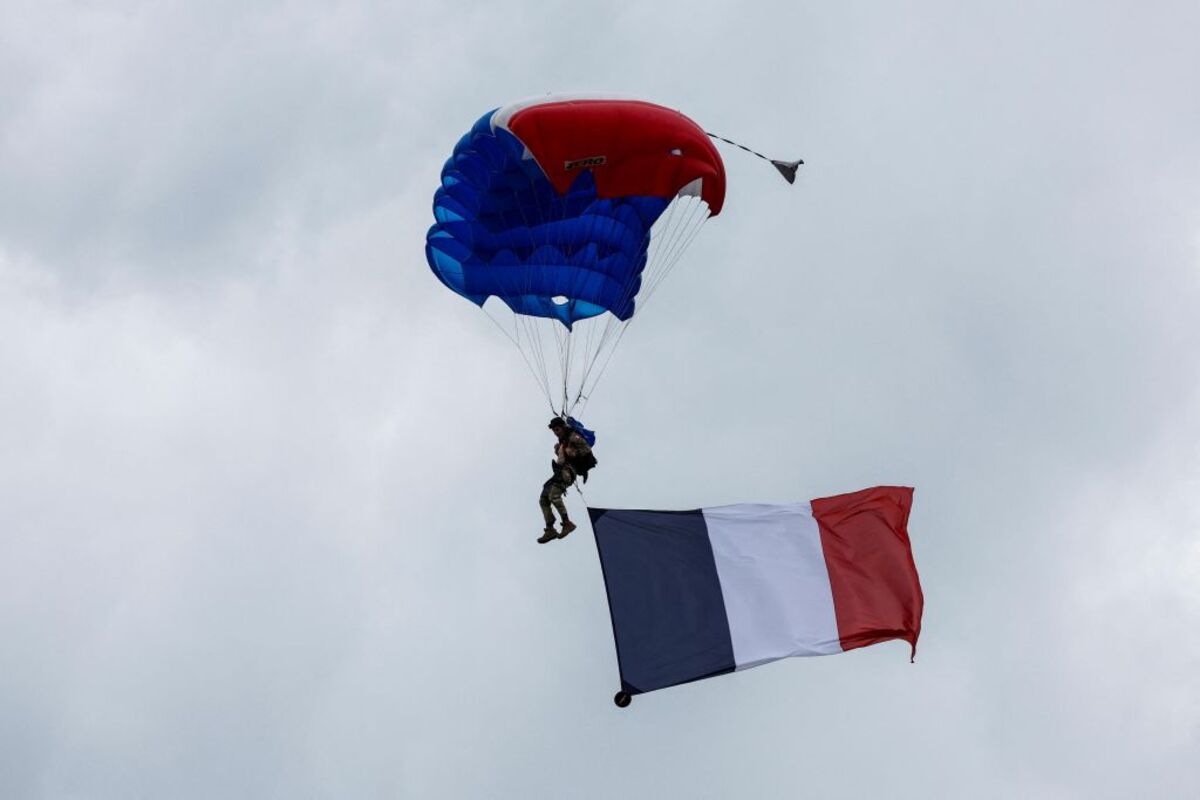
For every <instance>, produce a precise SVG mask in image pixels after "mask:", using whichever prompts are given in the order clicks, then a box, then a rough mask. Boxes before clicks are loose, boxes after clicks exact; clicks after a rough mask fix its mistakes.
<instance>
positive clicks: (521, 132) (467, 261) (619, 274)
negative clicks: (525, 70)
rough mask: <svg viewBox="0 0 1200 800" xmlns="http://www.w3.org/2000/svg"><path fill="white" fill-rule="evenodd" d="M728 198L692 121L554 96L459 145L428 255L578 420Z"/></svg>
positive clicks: (478, 126) (651, 108)
mask: <svg viewBox="0 0 1200 800" xmlns="http://www.w3.org/2000/svg"><path fill="white" fill-rule="evenodd" d="M724 200H725V167H724V164H723V163H722V161H721V157H720V155H719V154H718V152H717V150H716V147H715V146H714V145H713V143H712V142H711V141H710V140H709V136H708V135H707V134H706V133H705V132H704V130H703V129H702V128H701V127H700V126H698V125H697V124H696V123H694V122H693V121H692V120H690V119H688V118H687V117H685V116H684V115H683V114H681V113H679V112H678V111H674V110H671V109H668V108H664V107H662V106H658V105H654V104H652V103H647V102H643V101H639V100H618V99H613V98H602V97H566V96H548V97H544V98H539V99H535V100H529V101H524V102H519V103H515V104H513V105H509V106H504V107H502V108H498V109H495V110H493V111H489V112H488V113H487V114H484V115H483V116H482V117H481V118H480V119H479V120H478V121H477V122H476V123H475V125H474V126H473V127H472V128H471V129H470V130H469V131H468V132H467V133H466V134H465V135H464V136H463V137H462V138H461V139H460V140H459V142H458V144H457V145H455V147H454V152H453V154H452V155H451V156H450V158H449V160H447V161H446V163H445V166H444V167H443V169H442V176H441V186H440V187H439V188H438V189H437V191H436V193H435V194H434V198H433V213H434V218H435V220H436V222H435V224H434V225H433V227H432V228H430V230H429V233H428V235H427V236H426V244H425V255H426V259H427V260H428V262H429V266H430V268H431V269H432V270H433V272H434V274H435V275H436V276H437V277H438V279H439V280H441V282H442V283H443V284H445V285H446V287H447V288H449V289H450V290H451V291H453V292H455V293H457V294H459V295H461V296H463V297H465V298H467V299H468V300H470V301H471V302H472V303H474V304H475V305H477V306H479V307H480V308H482V309H483V310H484V311H485V312H486V313H488V315H489V317H490V318H491V319H492V321H493V322H495V323H496V325H497V326H498V327H499V328H500V329H501V331H503V332H504V333H505V335H506V336H508V338H509V339H510V340H511V341H512V342H513V344H515V345H516V346H517V348H518V350H519V351H520V352H521V355H522V357H523V358H524V360H525V363H526V365H527V366H528V367H529V370H530V372H531V373H532V374H533V376H534V378H535V380H537V382H538V384H539V385H540V387H541V389H542V391H543V392H544V393H545V396H546V399H547V401H548V402H549V404H550V407H551V410H552V411H554V412H555V413H557V414H561V415H562V416H564V417H565V416H567V415H569V414H571V413H573V412H575V413H577V412H578V411H579V410H582V408H583V407H584V406H586V403H587V398H588V396H589V395H590V394H591V392H592V391H593V390H594V388H595V386H596V384H597V383H598V382H599V380H600V378H601V376H602V375H603V373H604V371H605V368H606V367H607V365H608V363H609V359H611V357H612V354H613V352H614V351H615V350H616V347H617V345H618V344H619V342H620V340H621V338H622V336H623V335H624V332H625V330H626V327H627V326H628V324H629V322H630V321H631V320H632V319H633V318H634V315H635V314H636V313H639V312H640V311H642V310H644V308H645V306H646V303H647V301H648V300H649V299H650V297H651V296H652V295H653V294H654V292H655V290H656V289H657V288H658V286H659V285H660V284H661V283H662V281H663V280H664V279H665V278H666V277H667V275H668V274H669V273H670V272H671V270H672V269H673V268H674V266H675V265H676V263H677V262H678V260H679V258H680V256H681V255H682V253H683V252H684V251H685V250H686V249H687V246H688V245H689V244H690V243H691V241H692V239H693V238H694V237H695V236H696V234H697V233H698V232H699V230H700V228H701V227H702V226H703V224H704V223H705V221H706V220H707V219H708V218H709V217H711V216H715V215H717V214H719V213H720V211H721V206H722V205H723V203H724ZM493 298H494V300H493ZM489 301H490V302H489Z"/></svg>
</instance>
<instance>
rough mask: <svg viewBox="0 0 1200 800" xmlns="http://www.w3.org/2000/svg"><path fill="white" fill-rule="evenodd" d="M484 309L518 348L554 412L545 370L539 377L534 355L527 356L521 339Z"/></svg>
mask: <svg viewBox="0 0 1200 800" xmlns="http://www.w3.org/2000/svg"><path fill="white" fill-rule="evenodd" d="M482 308H483V313H484V314H485V315H486V316H487V318H488V319H490V320H491V321H492V324H493V325H495V326H496V327H497V328H499V329H500V332H501V333H503V334H504V336H505V337H506V338H507V339H508V340H509V341H510V342H512V343H513V344H514V345H515V346H516V348H517V352H518V353H520V354H521V360H522V361H524V362H525V366H526V367H528V368H529V374H530V375H532V376H533V381H534V383H537V384H538V385H539V386H540V387H541V388H542V392H543V393H544V394H545V395H546V402H547V403H548V404H549V405H550V410H551V411H553V410H554V401H553V400H551V399H550V383H549V381H547V380H546V371H545V369H544V368H543V369H542V374H541V375H540V376H539V375H538V371H537V370H536V369H534V365H533V362H532V361H531V360H530V358H531V356H532V353H530V354H529V355H526V353H525V348H524V347H522V346H521V342H520V341H519V339H517V338H515V337H514V336H513V335H512V334H511V333H509V332H508V331H507V330H505V328H504V326H503V325H501V324H500V321H499V320H498V319H496V318H495V317H493V316H492V312H491V311H489V310H488V309H487V307H486V306H483V307H482ZM514 316H516V315H514ZM514 329H515V326H514Z"/></svg>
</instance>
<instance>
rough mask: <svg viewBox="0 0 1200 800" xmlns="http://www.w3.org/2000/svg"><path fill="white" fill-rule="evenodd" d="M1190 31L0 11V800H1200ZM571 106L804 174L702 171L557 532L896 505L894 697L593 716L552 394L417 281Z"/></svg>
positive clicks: (828, 685)
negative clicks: (666, 275)
mask: <svg viewBox="0 0 1200 800" xmlns="http://www.w3.org/2000/svg"><path fill="white" fill-rule="evenodd" d="M1196 17H1197V15H1196V12H1195V9H1193V8H1191V7H1190V6H1188V5H1186V4H1175V5H1172V4H1152V5H1151V6H1144V7H1139V8H1138V9H1136V10H1134V9H1126V8H1124V7H1122V6H1119V5H1113V4H1102V5H1100V6H1096V5H1095V4H1090V5H1087V6H1084V5H1081V4H1072V3H1061V4H1053V5H1050V6H1045V7H1042V8H1039V9H1037V10H1024V11H1023V12H1022V13H1021V14H1016V13H1015V12H1009V11H1003V10H1001V11H996V10H979V9H965V8H962V7H960V6H959V5H955V4H941V5H932V6H925V7H922V8H915V7H909V8H904V9H900V8H893V7H885V6H881V5H878V4H850V5H845V6H841V7H839V8H838V9H837V10H830V9H825V8H818V7H816V6H813V7H804V6H796V5H786V6H780V7H775V6H769V5H762V6H758V7H755V8H751V9H747V8H744V7H739V6H736V5H719V4H714V5H710V6H704V7H699V6H695V5H694V4H682V3H675V4H666V5H654V6H648V5H643V6H637V7H633V6H631V7H629V8H627V9H614V8H612V7H610V6H608V5H604V4H552V5H549V6H538V7H534V6H528V7H523V6H517V7H505V8H503V9H501V8H499V7H497V8H491V7H489V6H468V7H460V6H454V7H445V8H442V7H434V6H429V7H421V6H409V7H405V8H401V9H397V8H393V7H392V6H390V5H387V4H361V5H355V6H347V7H345V8H342V9H340V10H338V11H336V12H330V11H328V10H327V9H325V8H324V7H319V6H309V5H307V4H304V3H284V4H279V5H272V6H263V7H260V8H258V9H254V10H250V11H247V10H244V9H242V8H241V7H237V6H225V7H220V6H217V7H214V6H207V5H206V6H204V7H203V8H201V7H199V6H196V7H189V6H188V5H187V4H180V5H176V6H172V7H169V8H168V7H162V8H160V7H157V6H155V7H148V6H140V5H136V4H132V5H130V6H128V7H126V8H125V9H117V10H94V9H81V8H78V7H72V6H63V5H46V4H20V3H9V4H8V6H7V10H6V13H5V15H4V18H5V20H6V21H5V23H4V24H3V25H0V371H2V374H3V375H4V376H5V379H4V380H3V381H0V412H2V413H3V417H4V419H5V420H6V421H7V422H6V424H5V425H3V426H0V452H2V453H3V454H4V456H3V458H0V508H3V509H4V510H3V512H2V514H0V520H2V522H3V524H2V525H0V630H3V631H4V632H5V644H4V646H3V647H2V648H0V794H3V795H4V796H5V797H63V796H88V797H128V796H143V795H145V796H172V797H212V796H222V797H282V796H297V795H300V796H367V797H376V796H387V797H394V796H402V797H431V796H440V797H476V796H499V797H508V796H514V797H518V796H519V797H526V796H546V797H554V796H564V795H567V796H581V797H611V796H634V797H648V796H664V795H665V796H705V797H729V796H767V797H783V796H787V797H791V796H794V795H795V794H797V793H811V794H815V795H819V796H827V797H860V796H863V795H867V794H878V793H880V792H886V793H887V794H889V795H893V796H905V797H909V796H911V797H927V796H983V797H1012V796H1030V797H1079V796H1087V797H1125V796H1130V795H1131V794H1137V795H1138V796H1155V797H1176V796H1187V795H1190V794H1194V793H1195V791H1196V789H1197V788H1198V787H1200V774H1197V768H1196V766H1195V758H1194V752H1195V746H1196V740H1197V735H1198V729H1197V719H1198V714H1200V682H1198V681H1197V679H1196V678H1195V676H1196V675H1197V674H1200V646H1198V645H1197V640H1196V637H1195V635H1194V633H1193V631H1194V630H1196V629H1197V623H1198V622H1200V595H1198V594H1197V591H1196V586H1198V585H1200V580H1198V579H1200V551H1198V550H1197V531H1198V530H1200V527H1198V523H1200V517H1198V513H1200V509H1198V507H1197V503H1196V500H1195V497H1196V489H1197V485H1198V483H1200V464H1198V463H1197V447H1196V442H1197V441H1198V434H1200V414H1198V413H1197V402H1196V401H1197V389H1198V388H1200V375H1198V374H1197V372H1198V368H1197V361H1196V359H1195V357H1194V354H1195V353H1196V352H1197V350H1198V345H1200V341H1198V338H1200V337H1198V335H1197V328H1196V325H1195V322H1194V320H1195V319H1197V315H1198V312H1200V296H1198V294H1200V281H1198V280H1197V275H1198V271H1200V252H1198V248H1200V234H1198V223H1200V197H1198V196H1197V192H1196V188H1195V187H1196V186H1198V185H1200V180H1198V178H1200V147H1198V146H1197V144H1196V143H1197V142H1198V141H1200V136H1198V133H1200V105H1198V104H1197V101H1196V99H1195V98H1196V97H1197V96H1198V95H1197V93H1196V91H1195V79H1194V77H1193V76H1194V75H1196V74H1200V69H1198V68H1200V63H1197V62H1198V60H1200V59H1198V57H1197V56H1196V54H1195V49H1194V47H1193V45H1192V43H1191V38H1192V37H1191V36H1190V32H1191V31H1192V30H1194V29H1195V27H1196V23H1197V21H1198V20H1197V18H1196ZM571 89H607V90H613V91H621V92H627V93H630V94H635V95H638V96H644V97H647V98H649V99H652V100H657V101H659V102H663V103H666V104H669V105H673V106H676V107H679V108H681V109H683V110H685V111H686V112H688V113H689V114H691V115H692V116H694V117H695V118H697V119H698V120H700V121H701V122H702V124H704V125H705V126H706V127H707V128H708V129H709V130H714V131H718V132H721V133H723V134H725V135H729V136H732V137H733V138H736V139H739V140H744V141H746V142H747V143H749V144H752V145H754V146H755V147H757V148H758V149H760V150H763V151H765V152H769V153H772V154H778V155H781V156H788V157H792V156H793V154H794V155H795V156H802V157H804V158H805V159H806V160H807V161H808V164H807V166H806V167H805V168H804V171H803V174H802V179H801V181H800V182H799V185H798V186H796V187H793V188H789V187H786V186H785V185H783V184H782V183H781V182H779V180H778V178H777V177H776V176H775V175H773V174H772V173H771V171H770V169H769V168H767V167H765V166H764V165H762V164H761V163H758V162H755V161H750V160H746V159H743V158H742V157H741V156H740V155H739V154H738V153H737V152H730V153H729V154H728V156H727V166H728V169H729V173H730V197H729V202H728V204H727V206H726V211H725V212H724V213H723V214H722V215H721V216H720V217H718V218H717V219H715V220H713V221H711V222H710V223H709V225H708V226H707V227H706V228H705V230H704V231H703V233H702V234H701V237H700V239H699V240H698V242H697V244H696V245H695V246H694V247H693V248H692V251H691V253H690V254H689V257H688V258H687V259H686V260H685V262H684V263H683V264H681V265H680V267H679V269H677V270H676V271H675V272H674V273H673V274H672V276H671V279H670V281H669V282H668V283H667V284H666V285H665V286H664V287H663V289H662V290H661V292H660V294H659V295H657V297H658V299H656V300H655V302H654V304H653V309H652V313H649V314H647V315H646V316H645V318H644V319H639V320H638V322H637V324H635V325H634V326H633V327H631V329H630V332H629V335H628V337H627V339H626V342H625V343H624V344H623V345H622V349H621V351H620V352H619V353H618V356H617V359H616V360H615V361H614V362H613V366H612V368H611V369H610V371H609V372H608V373H607V374H606V377H605V382H604V383H603V384H602V385H601V387H600V390H599V392H598V393H597V394H596V399H595V401H594V402H593V403H592V404H591V407H590V409H589V416H588V422H589V424H591V425H594V426H595V427H596V428H597V429H598V430H599V432H600V435H601V437H602V440H601V449H600V458H601V469H600V470H599V471H598V472H597V473H596V474H595V478H594V480H593V481H592V482H590V483H589V484H588V487H587V490H586V491H587V495H588V500H590V501H592V502H593V503H595V504H597V505H611V506H631V507H632V506H637V507H694V506H697V505H700V504H716V503H723V502H735V501H763V502H771V501H787V500H795V499H805V498H810V497H816V496H822V495H828V494H833V493H836V492H840V491H848V490H853V489H857V488H861V487H863V486H867V485H872V484H876V483H905V484H911V485H914V486H916V487H917V496H916V507H915V510H914V514H913V519H912V534H913V539H914V547H915V550H916V557H917V563H918V566H919V568H920V570H921V574H922V578H923V581H924V586H925V591H926V595H927V612H926V621H925V634H924V640H923V642H922V645H921V648H920V652H919V660H918V662H917V664H916V665H915V666H910V665H909V664H908V663H907V660H906V658H905V655H906V653H905V652H904V650H905V648H904V646H903V645H900V644H889V645H882V646H879V647H874V648H868V649H866V650H862V651H857V652H854V653H851V654H847V655H845V656H841V657H837V658H829V659H814V660H803V661H801V660H793V661H788V662H783V663H780V664H775V665H771V666H767V667H764V668H763V669H759V670H753V671H750V672H747V673H744V674H737V675H733V676H729V677H725V678H721V679H720V680H714V681H708V682H703V683H699V684H694V685H689V686H685V687H679V688H676V689H672V690H668V691H664V692H662V693H659V694H656V695H650V696H647V697H645V698H640V699H639V700H638V701H637V702H636V703H635V706H634V707H633V708H632V709H629V710H627V711H625V712H618V711H617V710H616V709H614V708H613V707H612V704H611V702H610V697H611V694H612V692H613V691H615V689H616V686H617V672H616V663H615V658H614V654H613V650H612V642H611V635H610V628H609V621H608V616H607V608H606V605H605V599H604V595H603V584H602V579H601V576H600V572H599V568H598V564H597V562H596V557H595V553H594V551H593V548H592V546H591V543H590V542H589V541H588V538H589V537H588V536H587V535H586V531H585V530H581V531H579V533H578V534H577V535H576V536H575V537H572V538H571V539H569V540H567V541H566V542H563V543H558V544H555V545H553V546H552V547H550V548H538V547H535V546H534V544H533V538H534V537H535V536H536V535H537V533H538V529H539V527H540V520H539V519H538V517H537V513H536V510H535V508H534V506H533V500H532V498H533V495H534V494H535V492H536V489H537V487H538V484H539V483H540V481H541V480H542V478H543V477H544V476H542V474H541V472H542V470H543V469H544V462H545V458H546V455H547V452H548V447H547V445H548V442H547V441H543V439H544V438H545V434H544V433H543V430H544V427H543V426H544V411H543V410H542V408H541V403H540V401H539V395H538V392H537V389H536V388H535V386H534V384H533V383H532V382H531V381H530V380H529V378H528V376H527V374H526V373H525V371H524V367H523V366H522V365H521V363H520V361H519V357H518V356H517V354H516V353H515V352H513V350H512V348H511V346H510V345H509V344H508V343H507V342H505V341H504V340H503V338H502V337H501V336H499V334H497V333H496V331H495V330H494V328H493V327H492V326H491V323H489V322H488V321H487V320H486V319H484V317H483V316H482V315H480V314H478V313H477V312H475V311H474V310H473V309H472V308H471V307H470V305H468V304H467V303H465V302H463V301H462V300H461V299H460V298H457V297H454V296H453V295H451V294H450V293H448V292H446V291H445V290H444V289H443V287H441V286H440V285H439V284H438V283H437V281H436V280H434V279H433V278H432V277H431V276H430V275H429V273H428V271H427V268H426V267H425V265H424V260H423V257H422V254H421V248H422V245H423V236H424V232H425V230H426V228H427V226H428V225H429V223H430V222H431V214H430V211H429V202H430V196H431V194H432V189H433V187H434V186H435V185H436V181H437V175H438V171H439V169H440V166H441V162H442V160H443V159H444V158H445V156H446V155H447V154H448V153H449V150H450V148H451V146H452V145H453V142H454V141H455V140H456V138H457V137H458V136H459V135H460V134H461V133H462V131H463V130H465V129H466V127H467V126H468V125H469V124H470V123H471V122H472V121H473V120H474V119H475V118H477V117H478V115H479V114H481V113H483V112H484V111H486V110H487V109H488V108H491V107H493V106H495V105H498V104H500V103H503V102H505V101H508V100H510V99H513V98H515V97H520V96H524V95H531V94H539V93H542V92H545V91H550V90H555V91H557V90H571ZM571 502H572V503H573V504H574V508H575V509H576V510H577V511H581V510H582V508H581V503H580V501H579V498H578V497H577V496H574V497H572V500H571ZM579 534H583V535H579Z"/></svg>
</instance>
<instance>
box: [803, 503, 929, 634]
mask: <svg viewBox="0 0 1200 800" xmlns="http://www.w3.org/2000/svg"><path fill="white" fill-rule="evenodd" d="M912 496H913V490H912V489H910V488H908V487H901V486H877V487H875V488H874V489H864V490H862V491H861V492H851V493H850V494H842V495H838V496H836V497H825V498H822V499H820V500H813V501H812V510H813V516H814V517H815V518H816V520H817V525H818V526H819V528H820V531H821V548H822V550H824V552H825V565H826V567H827V568H828V570H829V585H830V587H831V588H832V589H833V609H834V614H835V616H836V617H837V626H838V637H839V638H840V639H841V643H842V649H843V650H850V649H853V648H855V647H866V646H867V645H869V644H875V643H876V642H885V641H887V640H889V639H903V640H904V641H906V642H908V643H909V644H911V645H912V651H913V655H914V656H915V655H916V652H917V637H919V636H920V635H921V612H922V610H923V609H924V605H925V597H924V595H923V594H922V593H921V580H920V578H919V577H918V576H917V567H916V564H915V563H914V562H913V557H912V547H911V545H910V544H909V541H908V513H909V510H910V509H911V508H912Z"/></svg>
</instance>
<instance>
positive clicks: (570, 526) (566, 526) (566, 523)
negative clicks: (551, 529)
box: [558, 519, 575, 539]
mask: <svg viewBox="0 0 1200 800" xmlns="http://www.w3.org/2000/svg"><path fill="white" fill-rule="evenodd" d="M562 525H563V528H562V533H560V534H558V538H560V539H565V538H567V534H568V533H570V532H571V531H573V530H575V523H574V522H571V520H569V519H564V520H563V523H562Z"/></svg>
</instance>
